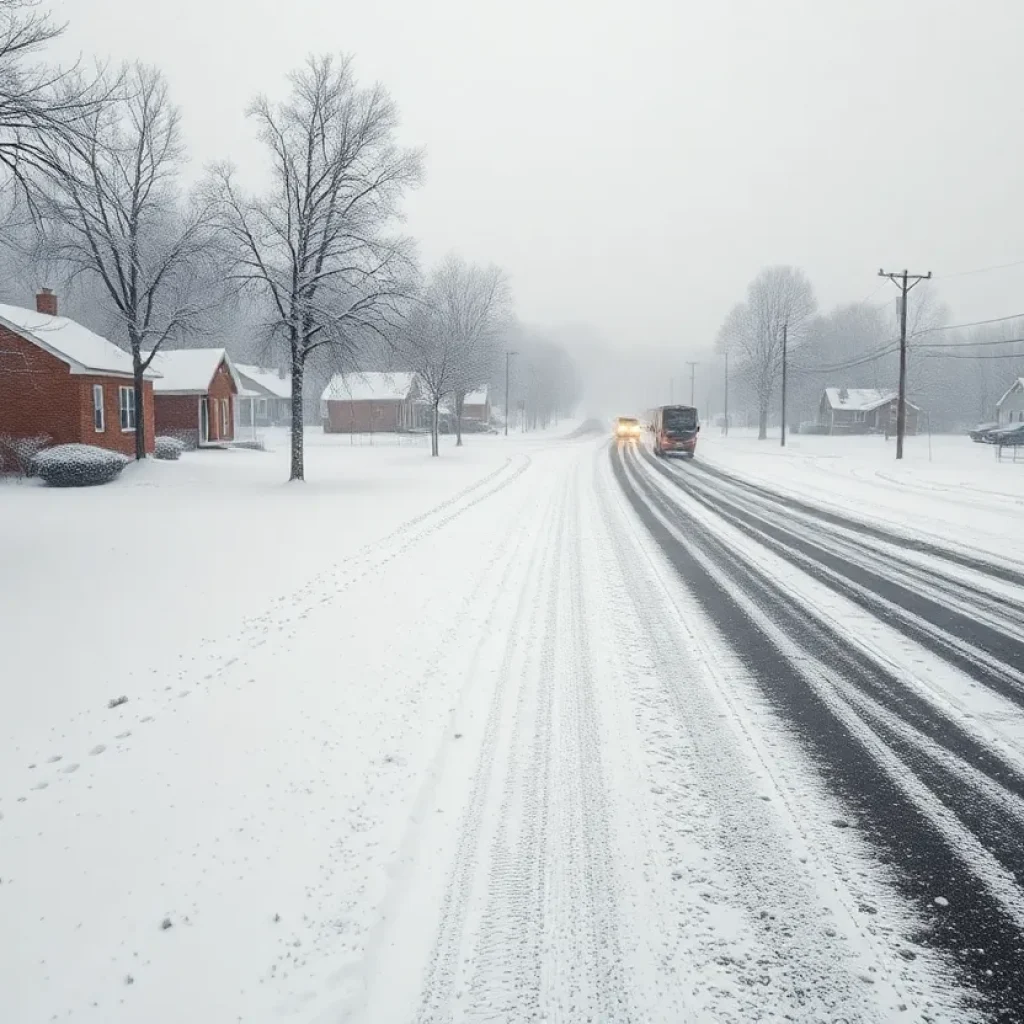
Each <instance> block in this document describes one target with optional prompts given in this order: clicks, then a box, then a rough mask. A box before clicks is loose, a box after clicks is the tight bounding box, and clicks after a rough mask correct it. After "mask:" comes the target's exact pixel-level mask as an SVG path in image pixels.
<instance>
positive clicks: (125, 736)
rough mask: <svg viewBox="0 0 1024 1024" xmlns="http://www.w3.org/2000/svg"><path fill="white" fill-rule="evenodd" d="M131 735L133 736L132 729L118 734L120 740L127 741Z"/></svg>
mask: <svg viewBox="0 0 1024 1024" xmlns="http://www.w3.org/2000/svg"><path fill="white" fill-rule="evenodd" d="M131 734H132V731H131V729H125V731H124V732H119V733H118V734H117V738H118V739H119V740H126V739H128V737H129V736H131Z"/></svg>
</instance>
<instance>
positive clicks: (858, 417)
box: [853, 411, 864, 423]
mask: <svg viewBox="0 0 1024 1024" xmlns="http://www.w3.org/2000/svg"><path fill="white" fill-rule="evenodd" d="M853 422H854V423H863V422H864V413H863V412H860V411H858V412H855V413H854V414H853Z"/></svg>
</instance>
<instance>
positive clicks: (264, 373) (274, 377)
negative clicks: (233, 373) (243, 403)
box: [235, 363, 292, 398]
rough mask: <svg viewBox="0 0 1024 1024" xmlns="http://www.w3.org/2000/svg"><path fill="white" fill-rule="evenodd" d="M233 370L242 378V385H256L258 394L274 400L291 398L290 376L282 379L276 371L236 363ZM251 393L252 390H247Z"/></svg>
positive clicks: (287, 375)
mask: <svg viewBox="0 0 1024 1024" xmlns="http://www.w3.org/2000/svg"><path fill="white" fill-rule="evenodd" d="M235 369H236V370H237V371H238V374H239V376H240V377H241V378H242V383H243V384H248V383H252V384H255V385H256V389H255V390H256V391H257V393H258V394H263V395H271V396H273V397H274V398H291V397H292V378H291V375H290V374H286V375H285V376H284V377H282V376H281V375H280V374H279V373H278V372H277V370H268V369H267V368H266V367H264V366H252V365H249V364H246V365H243V364H242V363H236V364H235ZM246 390H247V391H252V390H253V389H252V388H247V389H246Z"/></svg>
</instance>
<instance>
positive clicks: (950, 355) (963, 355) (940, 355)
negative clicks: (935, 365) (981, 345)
mask: <svg viewBox="0 0 1024 1024" xmlns="http://www.w3.org/2000/svg"><path fill="white" fill-rule="evenodd" d="M1017 340H1018V341H1020V340H1024V339H1020V338H1018V339H1017ZM922 355H923V356H924V357H925V359H1018V360H1020V361H1021V362H1022V363H1024V352H989V353H986V354H984V355H974V354H972V353H970V352H923V353H922Z"/></svg>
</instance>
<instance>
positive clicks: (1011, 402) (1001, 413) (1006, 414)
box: [996, 377, 1024, 423]
mask: <svg viewBox="0 0 1024 1024" xmlns="http://www.w3.org/2000/svg"><path fill="white" fill-rule="evenodd" d="M996 419H997V420H998V421H999V422H1000V423H1024V377H1018V378H1017V379H1016V380H1015V381H1014V382H1013V384H1011V385H1010V389H1009V391H1007V392H1006V394H1005V395H1003V397H1002V398H1000V399H999V401H998V402H996Z"/></svg>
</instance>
